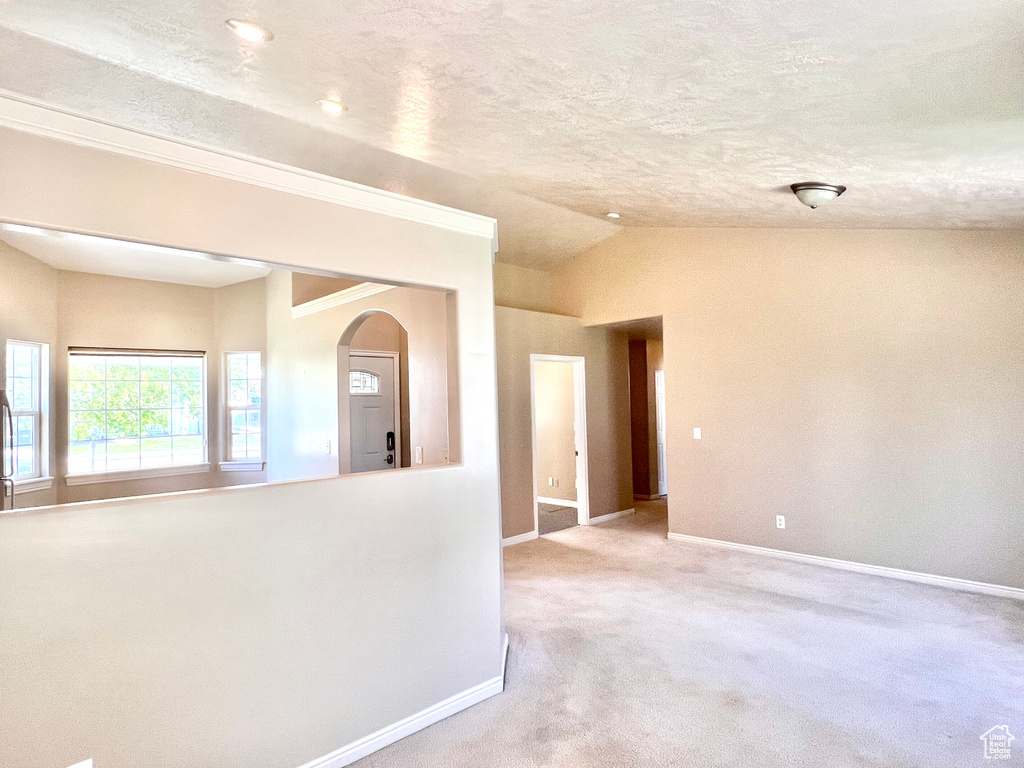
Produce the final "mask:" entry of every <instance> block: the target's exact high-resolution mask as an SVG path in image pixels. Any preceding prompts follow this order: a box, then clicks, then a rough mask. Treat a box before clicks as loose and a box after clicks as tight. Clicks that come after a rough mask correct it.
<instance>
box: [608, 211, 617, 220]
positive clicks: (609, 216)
mask: <svg viewBox="0 0 1024 768" xmlns="http://www.w3.org/2000/svg"><path fill="white" fill-rule="evenodd" d="M605 216H607V217H608V218H609V219H617V218H619V214H617V213H616V212H615V211H609V212H608V213H606V214H605Z"/></svg>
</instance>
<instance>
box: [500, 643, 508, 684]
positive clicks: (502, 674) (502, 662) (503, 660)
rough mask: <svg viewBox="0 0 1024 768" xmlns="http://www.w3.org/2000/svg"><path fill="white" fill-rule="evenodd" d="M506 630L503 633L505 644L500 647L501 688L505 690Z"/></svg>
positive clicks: (506, 666)
mask: <svg viewBox="0 0 1024 768" xmlns="http://www.w3.org/2000/svg"><path fill="white" fill-rule="evenodd" d="M508 647H509V641H508V632H506V633H505V645H504V647H503V648H502V649H501V690H503V691H504V690H505V681H506V679H507V677H508Z"/></svg>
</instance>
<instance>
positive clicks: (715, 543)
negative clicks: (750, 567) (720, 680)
mask: <svg viewBox="0 0 1024 768" xmlns="http://www.w3.org/2000/svg"><path fill="white" fill-rule="evenodd" d="M668 538H669V540H670V541H686V542H689V543H691V544H701V545H704V546H710V547H718V548H720V549H736V550H740V551H743V552H749V553H751V554H755V555H765V556H767V557H774V558H777V559H779V560H792V561H794V562H798V563H810V564H813V565H823V566H825V567H827V568H838V569H839V570H842V571H854V572H855V573H867V574H870V575H872V576H885V577H887V578H890V579H900V580H902V581H913V582H917V583H918V584H930V585H931V586H933V587H945V588H947V589H958V590H960V591H961V592H975V593H977V594H980V595H992V596H994V597H1008V598H1010V599H1012V600H1024V589H1019V588H1017V587H1005V586H1003V585H1001V584H987V583H985V582H983V581H970V580H968V579H957V578H954V577H952V576H935V575H933V574H930V573H919V572H918V571H905V570H903V569H901V568H889V567H887V566H884V565H867V564H866V563H854V562H852V561H850V560H837V559H835V558H832V557H821V556H819V555H804V554H800V553H799V552H786V551H785V550H782V549H771V548H770V547H755V546H754V545H752V544H737V543H735V542H732V541H720V540H719V539H705V538H703V537H701V536H687V535H686V534H683V533H669V534H668Z"/></svg>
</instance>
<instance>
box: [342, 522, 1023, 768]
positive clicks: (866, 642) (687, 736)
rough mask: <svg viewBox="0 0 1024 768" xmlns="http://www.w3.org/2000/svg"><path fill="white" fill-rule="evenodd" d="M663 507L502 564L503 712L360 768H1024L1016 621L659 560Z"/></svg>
mask: <svg viewBox="0 0 1024 768" xmlns="http://www.w3.org/2000/svg"><path fill="white" fill-rule="evenodd" d="M665 530H666V523H665V507H664V502H650V503H641V504H639V505H638V512H637V514H636V515H633V516H631V517H628V518H622V519H620V520H616V521H614V522H612V523H608V524H605V525H602V526H594V527H577V528H571V529H569V530H566V531H561V532H559V533H555V534H552V535H550V536H547V537H545V538H542V539H538V540H536V541H532V542H528V543H525V544H520V545H516V546H513V547H508V548H506V550H505V579H506V602H505V605H506V613H507V623H508V631H509V635H510V636H511V641H512V646H511V652H510V656H509V665H508V676H507V684H506V691H505V693H503V694H501V695H499V696H496V697H494V698H493V699H489V700H488V701H485V702H483V703H481V704H478V705H477V706H475V707H472V708H470V709H469V710H466V711H465V712H462V713H460V714H458V715H456V716H454V717H451V718H449V719H447V720H445V721H443V722H441V723H438V724H437V725H434V726H431V727H430V728H427V729H426V730H424V731H421V732H420V733H417V734H414V735H412V736H410V737H409V738H407V739H405V740H403V741H401V742H398V743H397V744H394V745H392V746H391V747H388V748H386V749H384V750H382V751H380V752H378V753H377V754H375V755H371V756H370V757H368V758H366V759H365V760H363V761H361V762H359V763H358V765H359V766H360V768H377V767H378V766H387V767H388V768H398V767H399V766H401V767H402V768H406V767H407V766H437V767H438V768H441V767H442V766H443V767H444V768H512V767H513V766H514V767H516V768H519V767H521V766H522V767H524V768H525V767H526V766H530V767H534V766H536V767H540V766H555V767H558V768H627V767H632V766H635V767H636V768H679V767H683V766H744V768H745V767H746V766H750V767H751V768H775V767H778V768H783V767H785V768H798V767H803V766H806V767H807V768H823V767H827V768H845V767H846V766H858V767H859V768H863V767H865V766H883V765H884V766H915V767H921V768H924V767H925V766H944V767H945V766H948V768H969V766H983V765H991V764H993V762H994V761H992V760H985V759H984V758H983V753H982V747H983V745H982V742H981V740H980V738H979V737H980V736H981V735H982V734H983V733H984V732H986V731H987V730H988V729H990V728H991V727H992V726H995V725H1007V726H1009V730H1010V732H1011V733H1014V734H1015V735H1016V736H1017V737H1018V740H1017V742H1016V746H1013V751H1014V754H1013V758H1012V759H1011V760H1009V761H1003V762H1001V763H997V764H1001V765H1007V766H1012V765H1015V764H1024V603H1020V602H1016V601H1011V600H1007V599H1001V598H993V597H985V596H979V595H972V594H966V593H960V592H954V591H951V590H947V589H942V588H938V587H929V586H924V585H920V584H912V583H909V582H901V581H895V580H892V579H885V578H881V577H875V576H866V575H863V574H856V573H850V572H846V571H838V570H833V569H829V568H823V567H821V566H815V565H805V564H800V563H790V562H785V561H781V560H772V559H769V558H764V557H760V556H757V555H750V554H746V553H741V552H735V551H733V552H730V551H726V550H717V549H710V548H705V547H701V546H699V545H692V544H684V543H680V542H669V541H666V540H665Z"/></svg>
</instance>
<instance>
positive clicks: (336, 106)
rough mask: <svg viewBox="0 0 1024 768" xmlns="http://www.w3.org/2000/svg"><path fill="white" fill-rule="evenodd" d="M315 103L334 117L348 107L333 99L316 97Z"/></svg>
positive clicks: (345, 110)
mask: <svg viewBox="0 0 1024 768" xmlns="http://www.w3.org/2000/svg"><path fill="white" fill-rule="evenodd" d="M316 103H317V104H319V105H320V109H322V110H323V111H324V112H326V113H327V114H328V115H334V116H335V117H337V116H338V115H340V114H341V113H342V112H348V107H346V106H345V105H344V104H342V103H341V102H340V101H335V100H334V99H317V100H316Z"/></svg>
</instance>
